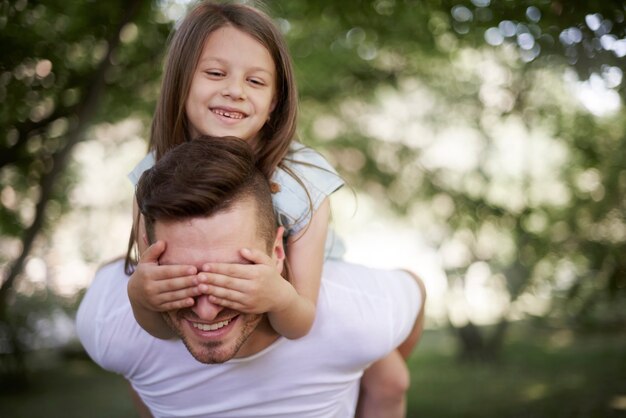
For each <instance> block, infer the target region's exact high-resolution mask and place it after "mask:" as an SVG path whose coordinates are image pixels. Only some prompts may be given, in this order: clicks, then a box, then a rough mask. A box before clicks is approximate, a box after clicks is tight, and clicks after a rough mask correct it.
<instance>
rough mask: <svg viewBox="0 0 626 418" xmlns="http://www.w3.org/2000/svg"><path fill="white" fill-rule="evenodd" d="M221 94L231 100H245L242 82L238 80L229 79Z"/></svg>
mask: <svg viewBox="0 0 626 418" xmlns="http://www.w3.org/2000/svg"><path fill="white" fill-rule="evenodd" d="M222 94H223V95H224V96H227V97H230V98H231V99H233V100H244V99H245V98H246V93H245V89H244V82H243V81H242V80H239V79H235V78H231V79H230V82H229V83H228V84H227V85H226V88H224V91H223V92H222Z"/></svg>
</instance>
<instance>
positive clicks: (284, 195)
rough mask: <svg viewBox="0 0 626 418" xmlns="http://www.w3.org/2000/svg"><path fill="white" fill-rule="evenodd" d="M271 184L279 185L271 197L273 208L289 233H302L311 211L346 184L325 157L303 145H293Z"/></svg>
mask: <svg viewBox="0 0 626 418" xmlns="http://www.w3.org/2000/svg"><path fill="white" fill-rule="evenodd" d="M272 182H273V183H276V184H277V185H278V191H277V192H276V193H274V194H273V195H272V198H273V201H274V208H275V209H276V212H277V213H278V217H279V221H280V223H281V225H283V226H285V227H286V228H287V229H288V232H290V233H297V232H299V231H300V230H302V228H304V226H306V225H307V224H308V222H309V221H310V217H311V212H312V211H315V210H316V209H317V208H318V207H319V205H320V204H321V203H322V202H323V201H324V199H325V198H326V197H328V196H329V195H331V194H332V193H333V192H335V191H336V190H337V189H339V188H340V187H341V186H343V184H344V181H343V179H342V178H341V177H340V176H339V174H337V172H336V171H335V169H334V168H333V167H332V165H330V163H329V162H328V161H327V160H326V158H324V156H322V154H320V153H319V152H317V151H315V150H313V149H312V148H309V147H306V146H304V145H302V144H300V143H294V144H292V146H291V147H290V150H289V153H288V154H287V156H286V157H285V159H284V160H283V161H282V164H281V166H279V167H278V168H277V169H276V171H275V172H274V175H273V176H272Z"/></svg>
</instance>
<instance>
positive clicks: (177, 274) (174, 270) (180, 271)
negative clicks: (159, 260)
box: [142, 264, 197, 281]
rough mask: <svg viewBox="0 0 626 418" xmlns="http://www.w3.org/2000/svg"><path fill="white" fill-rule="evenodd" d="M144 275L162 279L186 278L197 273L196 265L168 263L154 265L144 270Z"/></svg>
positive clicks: (157, 279)
mask: <svg viewBox="0 0 626 418" xmlns="http://www.w3.org/2000/svg"><path fill="white" fill-rule="evenodd" d="M142 271H143V272H144V275H145V276H146V277H148V278H149V279H150V280H154V281H161V280H168V279H176V278H184V277H188V276H192V275H195V274H196V273H197V271H196V268H195V267H194V266H185V265H178V264H176V265H167V266H152V267H149V268H146V269H143V270H142Z"/></svg>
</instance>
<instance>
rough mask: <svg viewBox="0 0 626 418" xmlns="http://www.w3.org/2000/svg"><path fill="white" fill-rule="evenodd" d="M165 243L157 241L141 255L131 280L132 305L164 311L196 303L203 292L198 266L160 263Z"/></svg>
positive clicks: (129, 294)
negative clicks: (196, 298) (195, 298)
mask: <svg viewBox="0 0 626 418" xmlns="http://www.w3.org/2000/svg"><path fill="white" fill-rule="evenodd" d="M163 251H165V242H164V241H157V242H155V243H154V244H152V245H151V246H150V247H148V249H147V250H146V251H145V252H144V253H143V254H142V255H141V259H140V260H139V263H138V264H137V267H136V268H135V272H134V273H133V274H132V275H131V276H130V279H129V281H128V297H129V299H130V301H131V304H133V305H134V306H137V305H138V306H140V307H142V308H143V309H146V310H150V311H155V312H164V311H169V310H172V309H181V308H187V307H190V306H193V304H194V303H195V302H194V299H193V297H194V296H198V295H199V294H200V289H198V286H197V285H198V276H197V275H196V273H197V270H196V268H195V267H194V266H186V265H166V266H163V265H159V257H161V254H163Z"/></svg>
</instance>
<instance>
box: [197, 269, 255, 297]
mask: <svg viewBox="0 0 626 418" xmlns="http://www.w3.org/2000/svg"><path fill="white" fill-rule="evenodd" d="M198 281H199V282H200V286H202V284H207V285H212V286H214V287H221V288H225V289H231V290H234V291H237V292H245V291H246V289H247V288H248V286H247V285H248V283H247V280H246V279H243V278H239V277H233V276H230V275H224V274H218V273H214V272H213V271H211V272H210V273H207V272H203V273H200V274H198ZM203 293H204V292H203Z"/></svg>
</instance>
